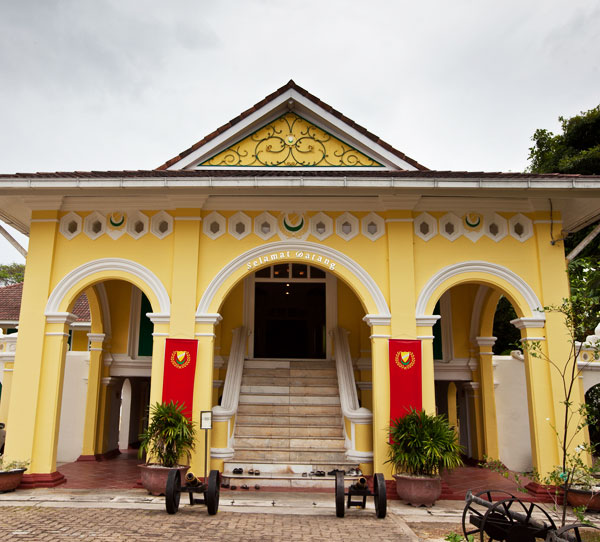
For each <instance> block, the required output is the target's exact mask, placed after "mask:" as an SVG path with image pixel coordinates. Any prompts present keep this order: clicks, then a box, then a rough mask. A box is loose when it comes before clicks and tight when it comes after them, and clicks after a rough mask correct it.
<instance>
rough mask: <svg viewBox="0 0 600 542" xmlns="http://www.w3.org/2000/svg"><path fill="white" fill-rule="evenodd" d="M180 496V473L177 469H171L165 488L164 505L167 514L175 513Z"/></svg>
mask: <svg viewBox="0 0 600 542" xmlns="http://www.w3.org/2000/svg"><path fill="white" fill-rule="evenodd" d="M180 498H181V473H180V472H179V469H171V470H170V471H169V476H168V477H167V487H166V489H165V505H166V507H167V513H168V514H176V513H177V510H179V499H180Z"/></svg>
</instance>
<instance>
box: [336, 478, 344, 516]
mask: <svg viewBox="0 0 600 542" xmlns="http://www.w3.org/2000/svg"><path fill="white" fill-rule="evenodd" d="M344 511H345V509H344V475H343V474H342V473H341V472H336V473H335V515H336V516H337V517H338V518H343V517H344Z"/></svg>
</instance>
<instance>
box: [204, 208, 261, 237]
mask: <svg viewBox="0 0 600 542" xmlns="http://www.w3.org/2000/svg"><path fill="white" fill-rule="evenodd" d="M213 224H214V222H213ZM211 226H212V224H211ZM251 228H252V219H251V218H250V217H249V216H248V215H247V214H245V213H242V212H241V211H238V212H237V213H235V214H234V215H233V216H232V217H231V218H230V219H229V233H230V235H232V236H233V237H235V238H236V239H243V238H244V237H246V236H247V235H250V230H251ZM213 233H216V232H213Z"/></svg>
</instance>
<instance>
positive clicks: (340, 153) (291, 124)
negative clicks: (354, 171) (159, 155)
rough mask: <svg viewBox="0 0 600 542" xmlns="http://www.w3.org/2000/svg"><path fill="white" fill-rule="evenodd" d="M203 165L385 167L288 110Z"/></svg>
mask: <svg viewBox="0 0 600 542" xmlns="http://www.w3.org/2000/svg"><path fill="white" fill-rule="evenodd" d="M200 165H202V166H217V167H219V166H221V167H223V166H254V167H262V166H270V167H274V166H277V167H298V166H301V167H311V166H320V167H382V165H381V164H380V163H379V162H376V161H375V160H373V159H371V158H369V157H368V156H366V155H364V154H363V153H361V152H360V151H358V150H356V149H355V148H353V147H351V146H350V145H348V144H346V143H344V142H342V141H340V140H339V139H337V138H336V137H334V136H333V135H331V134H328V133H327V132H325V131H324V130H322V129H321V128H318V127H317V126H315V125H314V124H311V123H310V122H308V121H307V120H306V119H303V118H302V117H300V116H298V115H296V114H295V113H286V114H285V115H283V116H282V117H279V118H278V119H276V120H274V121H272V122H270V123H269V124H267V125H266V126H263V127H262V128H261V129H259V130H257V131H256V132H254V133H253V134H252V135H250V136H248V137H246V138H245V139H242V140H241V141H239V142H237V143H235V144H233V145H231V146H230V147H229V148H227V149H225V150H224V151H222V152H220V153H219V154H217V155H216V156H213V157H212V158H210V159H209V160H206V161H205V162H203V163H202V164H200Z"/></svg>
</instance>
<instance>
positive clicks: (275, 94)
mask: <svg viewBox="0 0 600 542" xmlns="http://www.w3.org/2000/svg"><path fill="white" fill-rule="evenodd" d="M290 89H294V90H295V91H296V92H298V93H299V94H301V95H302V96H304V97H305V98H306V99H308V100H310V101H311V102H313V103H315V104H317V105H318V106H319V107H322V108H323V109H325V111H327V112H328V113H329V114H331V115H333V116H334V117H336V118H338V119H340V120H341V121H342V122H344V123H346V124H347V125H348V126H351V127H352V128H354V129H355V130H356V131H357V132H360V133H361V134H362V135H363V136H365V137H367V138H369V139H370V140H371V141H374V142H375V143H377V144H378V145H380V146H381V147H383V148H384V149H385V150H386V151H388V152H391V153H392V154H394V155H396V156H398V157H399V158H401V159H402V160H404V161H405V162H408V163H409V164H411V165H412V166H414V167H416V168H417V169H418V170H427V168H426V167H425V166H423V165H422V164H419V162H417V161H416V160H413V159H412V158H410V157H409V156H406V154H404V153H403V152H400V151H399V150H398V149H395V148H394V147H392V146H391V145H390V144H389V143H386V142H385V141H383V140H382V139H380V138H379V137H378V136H376V135H375V134H372V133H371V132H369V131H368V130H367V129H366V128H364V127H362V126H361V125H360V124H357V123H356V122H354V121H353V120H352V119H349V118H348V117H346V116H345V115H343V114H342V113H340V112H339V111H337V110H336V109H334V108H333V107H331V106H330V105H329V104H326V103H325V102H323V101H322V100H320V99H319V98H317V97H316V96H315V95H313V94H311V93H310V92H308V91H307V90H305V89H303V88H302V87H300V86H298V85H297V84H296V83H294V81H292V80H291V79H290V81H289V82H288V83H287V84H286V85H283V86H282V87H281V88H279V89H277V90H276V91H275V92H273V93H272V94H269V95H268V96H267V97H266V98H264V99H263V100H261V101H260V102H258V103H256V104H254V105H253V106H252V107H251V108H250V109H246V111H244V112H243V113H241V114H240V115H238V116H237V117H235V118H234V119H231V120H230V121H229V122H228V123H226V124H223V126H221V127H220V128H217V129H216V130H215V131H214V132H212V133H210V134H208V135H207V136H205V137H204V138H203V139H201V140H200V141H198V142H197V143H195V144H194V145H192V146H191V147H190V148H189V149H187V150H185V151H183V152H181V153H179V154H178V155H177V156H175V157H174V158H171V159H170V160H167V161H166V162H165V163H164V164H163V165H162V166H159V167H158V168H157V169H158V170H164V169H167V168H168V167H169V166H172V165H173V164H174V163H176V162H178V161H179V160H181V159H182V158H184V157H185V156H187V155H188V154H190V153H192V152H194V151H195V150H196V149H199V148H200V147H202V146H203V145H205V144H206V143H208V142H209V141H211V140H212V139H214V138H215V137H217V136H218V135H220V134H222V133H223V132H224V131H225V130H228V129H229V128H231V127H232V126H235V125H236V124H237V123H238V122H240V121H241V120H243V119H245V118H246V117H247V116H248V115H251V114H252V113H254V112H256V111H258V110H259V109H261V108H262V107H264V106H265V105H267V104H268V103H269V102H271V101H273V100H274V99H275V98H277V97H278V96H281V95H282V94H284V93H285V92H287V91H288V90H290Z"/></svg>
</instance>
